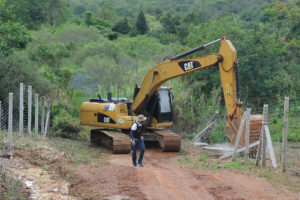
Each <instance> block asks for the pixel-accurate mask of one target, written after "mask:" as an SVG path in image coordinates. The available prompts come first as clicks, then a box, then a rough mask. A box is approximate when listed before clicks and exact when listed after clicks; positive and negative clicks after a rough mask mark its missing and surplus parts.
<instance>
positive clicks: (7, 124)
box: [0, 83, 50, 148]
mask: <svg viewBox="0 0 300 200" xmlns="http://www.w3.org/2000/svg"><path fill="white" fill-rule="evenodd" d="M10 97H11V98H10ZM46 106H47V107H46ZM10 108H11V109H10ZM47 108H48V109H47ZM49 115H50V101H49V100H48V101H46V100H45V97H44V96H43V97H41V96H39V95H38V94H37V93H36V91H35V90H34V89H33V88H32V87H31V86H27V85H24V84H23V83H21V84H20V87H19V89H18V90H16V91H13V92H11V93H10V94H9V95H8V97H7V98H5V99H3V100H1V101H0V147H1V148H6V147H7V148H11V147H12V146H13V144H16V143H17V142H18V139H19V138H20V137H23V136H24V135H32V134H41V135H44V136H46V134H47V130H48V128H49V118H50V116H49ZM10 116H11V120H10ZM47 119H48V120H47ZM46 123H47V124H46ZM45 127H46V128H45ZM10 137H11V138H12V139H10Z"/></svg>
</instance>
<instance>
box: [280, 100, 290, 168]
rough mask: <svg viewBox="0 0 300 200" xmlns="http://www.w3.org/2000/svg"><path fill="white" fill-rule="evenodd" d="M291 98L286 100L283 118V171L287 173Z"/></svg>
mask: <svg viewBox="0 0 300 200" xmlns="http://www.w3.org/2000/svg"><path fill="white" fill-rule="evenodd" d="M288 122H289V97H285V98H284V118H283V124H284V128H283V136H282V155H281V156H282V159H281V166H282V169H281V170H282V171H283V172H285V171H286V150H287V137H288V128H289V123H288Z"/></svg>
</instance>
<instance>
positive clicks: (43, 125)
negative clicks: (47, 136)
mask: <svg viewBox="0 0 300 200" xmlns="http://www.w3.org/2000/svg"><path fill="white" fill-rule="evenodd" d="M44 127H45V97H44V96H43V97H42V118H41V135H43V134H44V131H45V130H44Z"/></svg>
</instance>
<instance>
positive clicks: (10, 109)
mask: <svg viewBox="0 0 300 200" xmlns="http://www.w3.org/2000/svg"><path fill="white" fill-rule="evenodd" d="M12 122H13V93H11V92H10V93H9V105H8V140H7V149H8V150H11V149H12Z"/></svg>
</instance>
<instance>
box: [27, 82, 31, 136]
mask: <svg viewBox="0 0 300 200" xmlns="http://www.w3.org/2000/svg"><path fill="white" fill-rule="evenodd" d="M31 104H32V87H31V86H30V85H29V86H28V125H27V128H28V135H30V134H31V108H32V107H31Z"/></svg>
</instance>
